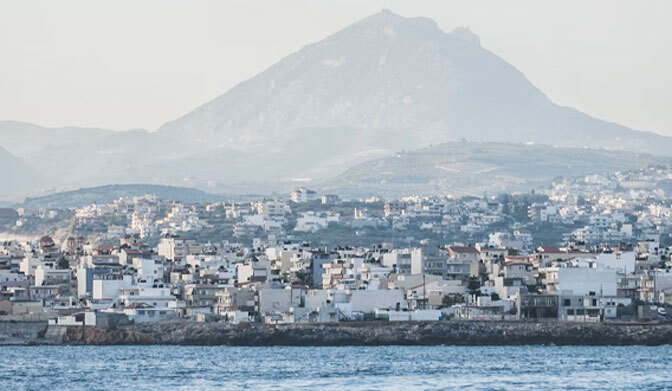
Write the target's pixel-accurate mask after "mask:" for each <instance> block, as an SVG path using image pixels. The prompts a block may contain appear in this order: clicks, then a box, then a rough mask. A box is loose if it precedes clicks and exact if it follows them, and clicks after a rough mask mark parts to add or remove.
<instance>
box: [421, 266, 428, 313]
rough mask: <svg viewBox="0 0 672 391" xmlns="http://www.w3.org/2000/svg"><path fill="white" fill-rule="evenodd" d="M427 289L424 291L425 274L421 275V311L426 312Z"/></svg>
mask: <svg viewBox="0 0 672 391" xmlns="http://www.w3.org/2000/svg"><path fill="white" fill-rule="evenodd" d="M427 301H428V300H427V289H426V282H425V273H424V272H423V273H422V309H423V310H426V309H427Z"/></svg>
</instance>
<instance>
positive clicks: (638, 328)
mask: <svg viewBox="0 0 672 391" xmlns="http://www.w3.org/2000/svg"><path fill="white" fill-rule="evenodd" d="M49 327H50V328H52V327H54V326H49ZM57 327H58V326H57ZM60 327H61V329H60V332H54V330H49V329H48V330H47V332H46V333H45V334H47V335H56V336H58V338H57V340H54V339H53V338H51V339H47V338H45V337H44V336H41V337H40V338H38V339H37V340H34V341H31V342H30V343H31V344H65V345H212V346H214V345H229V346H274V345H282V346H377V345H462V346H479V345H602V346H606V345H614V346H624V345H648V346H657V345H667V344H672V325H670V324H609V323H605V324H591V323H569V322H544V323H528V322H504V321H502V322H494V321H443V322H403V323H402V322H399V323H396V322H357V323H355V322H353V323H329V324H286V325H266V324H248V323H243V324H239V325H231V324H225V323H196V322H186V321H181V322H180V321H176V322H165V323H153V324H139V325H132V326H126V327H123V328H118V329H99V328H93V327H64V326H60Z"/></svg>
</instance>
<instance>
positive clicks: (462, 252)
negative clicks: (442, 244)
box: [446, 246, 481, 263]
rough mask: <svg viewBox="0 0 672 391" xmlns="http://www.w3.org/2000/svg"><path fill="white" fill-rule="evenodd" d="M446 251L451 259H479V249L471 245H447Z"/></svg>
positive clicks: (476, 260)
mask: <svg viewBox="0 0 672 391" xmlns="http://www.w3.org/2000/svg"><path fill="white" fill-rule="evenodd" d="M446 251H447V253H448V256H449V257H450V259H451V260H452V261H457V262H469V263H477V262H478V261H479V260H480V259H481V257H480V251H478V249H477V248H476V247H472V246H448V247H447V248H446Z"/></svg>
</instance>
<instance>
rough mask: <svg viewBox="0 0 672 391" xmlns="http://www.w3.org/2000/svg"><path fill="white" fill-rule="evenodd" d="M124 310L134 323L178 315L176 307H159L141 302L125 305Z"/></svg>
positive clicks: (150, 321) (165, 318)
mask: <svg viewBox="0 0 672 391" xmlns="http://www.w3.org/2000/svg"><path fill="white" fill-rule="evenodd" d="M122 311H123V313H124V314H126V316H128V319H130V320H131V321H132V322H134V323H152V322H159V321H162V320H167V319H172V318H175V317H176V312H175V308H157V307H154V306H152V305H149V304H146V303H141V302H136V303H133V304H131V305H129V306H127V307H124V309H123V310H122Z"/></svg>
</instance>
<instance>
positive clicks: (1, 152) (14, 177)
mask: <svg viewBox="0 0 672 391" xmlns="http://www.w3.org/2000/svg"><path fill="white" fill-rule="evenodd" d="M44 183H45V179H44V177H42V175H40V174H39V173H38V172H37V171H36V170H35V169H33V167H31V166H29V165H28V164H26V163H25V162H24V161H22V160H21V159H19V158H17V157H16V156H14V155H12V154H11V153H9V152H8V151H7V150H6V149H4V148H2V147H1V146H0V199H3V198H5V197H6V198H10V197H11V196H12V195H13V194H16V193H17V192H23V191H31V190H37V189H39V188H40V186H42V185H43V184H44Z"/></svg>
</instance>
